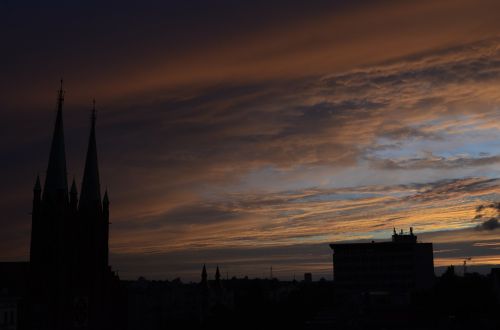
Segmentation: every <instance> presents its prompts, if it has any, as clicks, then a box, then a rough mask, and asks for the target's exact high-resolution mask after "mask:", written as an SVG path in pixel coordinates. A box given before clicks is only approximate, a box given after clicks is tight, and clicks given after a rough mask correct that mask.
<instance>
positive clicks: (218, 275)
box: [215, 265, 221, 288]
mask: <svg viewBox="0 0 500 330" xmlns="http://www.w3.org/2000/svg"><path fill="white" fill-rule="evenodd" d="M220 286H221V283H220V271H219V265H217V269H216V270H215V287H216V288H220Z"/></svg>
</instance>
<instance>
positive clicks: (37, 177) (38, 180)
mask: <svg viewBox="0 0 500 330" xmlns="http://www.w3.org/2000/svg"><path fill="white" fill-rule="evenodd" d="M33 190H34V191H42V185H41V184H40V174H37V175H36V182H35V186H34V187H33Z"/></svg>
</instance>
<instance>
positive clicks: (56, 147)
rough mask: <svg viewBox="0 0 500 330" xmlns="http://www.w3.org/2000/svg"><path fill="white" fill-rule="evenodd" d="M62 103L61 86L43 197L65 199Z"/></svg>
mask: <svg viewBox="0 0 500 330" xmlns="http://www.w3.org/2000/svg"><path fill="white" fill-rule="evenodd" d="M63 103H64V91H63V89H62V79H61V87H60V89H59V92H58V97H57V116H56V123H55V127H54V134H53V136H52V144H51V147H50V156H49V165H48V168H47V175H46V177H45V185H44V191H43V197H44V199H46V198H47V197H48V196H51V198H54V197H56V196H61V195H62V197H63V198H65V199H66V200H67V196H68V181H67V177H66V152H65V148H64V130H63V117H62V107H63Z"/></svg>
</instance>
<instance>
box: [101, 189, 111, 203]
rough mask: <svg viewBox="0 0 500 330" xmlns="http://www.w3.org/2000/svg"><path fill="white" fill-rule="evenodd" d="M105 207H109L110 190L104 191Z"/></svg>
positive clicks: (103, 200)
mask: <svg viewBox="0 0 500 330" xmlns="http://www.w3.org/2000/svg"><path fill="white" fill-rule="evenodd" d="M102 204H103V205H109V198H108V189H106V190H105V191H104V197H103V198H102Z"/></svg>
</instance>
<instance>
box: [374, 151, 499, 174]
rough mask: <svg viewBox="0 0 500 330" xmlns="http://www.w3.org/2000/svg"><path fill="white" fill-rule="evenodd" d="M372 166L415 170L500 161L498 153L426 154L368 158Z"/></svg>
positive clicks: (480, 164)
mask: <svg viewBox="0 0 500 330" xmlns="http://www.w3.org/2000/svg"><path fill="white" fill-rule="evenodd" d="M369 160H370V161H371V162H372V164H373V165H374V166H376V167H377V168H380V169H387V170H415V169H423V168H431V169H453V168H465V167H476V166H486V165H491V164H496V163H498V162H500V155H495V156H489V157H471V156H466V157H465V156H464V157H443V156H436V155H433V154H428V155H427V156H426V157H422V158H410V159H377V158H372V159H369Z"/></svg>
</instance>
